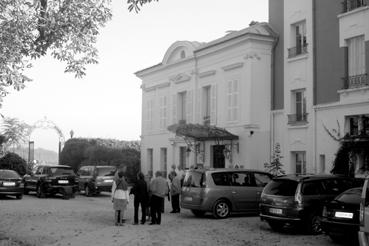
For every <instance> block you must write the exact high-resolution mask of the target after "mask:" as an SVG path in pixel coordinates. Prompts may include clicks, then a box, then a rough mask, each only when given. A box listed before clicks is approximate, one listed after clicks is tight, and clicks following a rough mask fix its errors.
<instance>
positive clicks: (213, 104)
mask: <svg viewBox="0 0 369 246" xmlns="http://www.w3.org/2000/svg"><path fill="white" fill-rule="evenodd" d="M210 90H211V91H210V93H211V96H210V124H211V125H216V123H217V85H216V84H214V85H212V86H211V88H210Z"/></svg>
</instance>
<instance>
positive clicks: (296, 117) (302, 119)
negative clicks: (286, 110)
mask: <svg viewBox="0 0 369 246" xmlns="http://www.w3.org/2000/svg"><path fill="white" fill-rule="evenodd" d="M307 116H308V113H303V114H289V115H288V124H289V125H294V124H305V123H307Z"/></svg>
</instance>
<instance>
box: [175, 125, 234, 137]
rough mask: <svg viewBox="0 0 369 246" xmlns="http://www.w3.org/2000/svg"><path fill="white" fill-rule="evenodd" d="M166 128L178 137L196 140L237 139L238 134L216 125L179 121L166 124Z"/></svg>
mask: <svg viewBox="0 0 369 246" xmlns="http://www.w3.org/2000/svg"><path fill="white" fill-rule="evenodd" d="M168 130H169V131H171V132H173V133H175V134H176V135H177V136H179V137H186V138H192V139H194V140H196V141H208V140H236V139H238V136H236V135H234V134H232V133H230V132H228V131H227V130H226V129H223V128H219V127H216V126H207V125H200V124H191V123H188V124H186V123H179V124H173V125H171V126H168Z"/></svg>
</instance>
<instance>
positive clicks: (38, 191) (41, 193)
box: [36, 184, 45, 198]
mask: <svg viewBox="0 0 369 246" xmlns="http://www.w3.org/2000/svg"><path fill="white" fill-rule="evenodd" d="M36 195H37V197H38V198H45V192H44V191H43V189H42V185H41V184H39V185H38V186H37V189H36Z"/></svg>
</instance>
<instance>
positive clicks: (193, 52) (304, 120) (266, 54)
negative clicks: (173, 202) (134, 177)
mask: <svg viewBox="0 0 369 246" xmlns="http://www.w3.org/2000/svg"><path fill="white" fill-rule="evenodd" d="M368 71H369V1H368V0H344V1H336V0H324V1H320V0H270V1H269V22H268V23H257V24H254V25H251V26H250V27H248V28H245V29H243V30H241V31H237V32H230V33H229V34H227V35H226V36H224V37H222V38H219V39H217V40H214V41H211V42H209V43H198V42H187V41H179V42H175V43H174V44H173V45H172V46H171V47H169V49H168V50H167V52H166V54H165V55H164V58H163V60H162V62H161V63H160V64H157V65H155V66H153V67H150V68H146V69H143V70H141V71H138V72H137V73H136V75H137V76H138V77H139V78H140V79H142V139H141V140H142V142H141V143H142V152H141V162H142V169H143V171H144V172H152V171H156V170H161V171H164V172H165V171H167V170H168V167H170V166H171V165H173V164H174V165H176V166H181V167H183V168H189V167H190V166H192V165H203V166H208V167H231V166H235V165H238V166H244V167H246V168H255V169H263V168H264V163H265V162H269V161H270V158H271V156H272V154H273V150H274V148H275V146H276V145H277V144H279V145H280V148H281V151H282V156H283V159H282V163H283V164H284V169H285V171H286V172H287V173H329V172H331V170H332V168H333V167H334V165H333V163H334V161H335V158H336V154H337V151H338V149H339V148H341V147H342V145H343V144H346V145H347V144H348V145H350V143H352V144H354V145H355V146H356V147H355V148H357V147H358V146H359V150H356V152H355V153H354V156H351V157H350V163H351V162H352V164H350V165H352V166H353V168H354V169H355V172H356V173H358V172H360V170H362V169H365V170H369V157H368V155H367V154H363V153H364V152H365V151H362V150H360V148H363V147H360V146H361V145H360V143H361V142H365V143H368V141H369V77H368ZM176 124H177V125H181V124H187V125H188V124H191V126H193V127H195V128H196V125H197V126H198V125H202V126H206V127H215V128H217V129H225V130H226V132H227V133H229V134H231V135H232V136H236V137H228V138H227V137H225V138H220V139H219V138H206V139H200V140H199V139H194V140H193V141H192V142H191V141H190V140H189V138H186V137H183V136H182V137H181V136H179V135H178V134H175V133H173V132H171V131H168V127H169V128H170V126H173V125H174V126H176ZM206 127H205V128H206ZM172 128H173V127H172ZM174 128H175V127H174ZM193 131H200V130H199V127H197V129H195V130H193ZM231 135H229V136H231ZM357 143H359V144H357ZM365 146H367V145H365ZM364 148H365V147H364Z"/></svg>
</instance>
